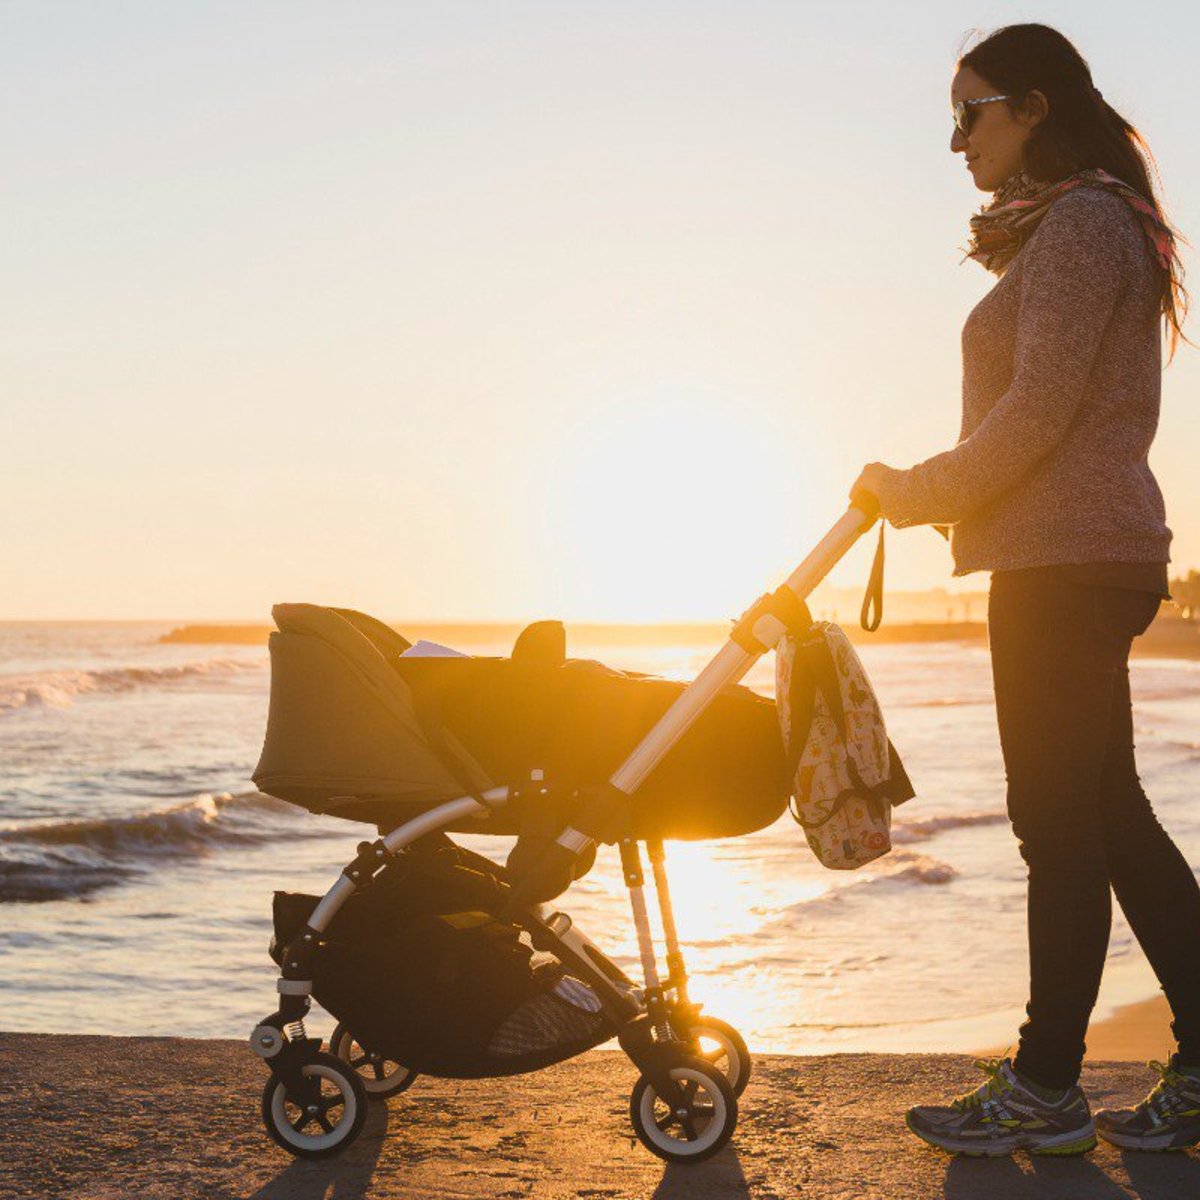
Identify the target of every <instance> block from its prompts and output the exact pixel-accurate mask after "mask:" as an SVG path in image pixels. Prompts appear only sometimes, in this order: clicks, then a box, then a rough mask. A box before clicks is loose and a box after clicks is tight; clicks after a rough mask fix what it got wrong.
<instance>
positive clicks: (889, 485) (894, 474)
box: [850, 462, 904, 517]
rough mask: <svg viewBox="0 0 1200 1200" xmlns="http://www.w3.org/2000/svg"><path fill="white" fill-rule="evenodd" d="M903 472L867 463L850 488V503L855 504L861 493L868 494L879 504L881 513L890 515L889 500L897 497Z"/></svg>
mask: <svg viewBox="0 0 1200 1200" xmlns="http://www.w3.org/2000/svg"><path fill="white" fill-rule="evenodd" d="M903 475H904V472H903V471H898V470H896V468H895V467H889V466H885V465H884V464H883V463H877V462H874V463H867V465H866V466H865V467H863V469H862V471H861V472H860V473H859V476H858V478H857V479H856V480H855V481H854V484H853V486H852V487H851V488H850V503H851V504H853V503H855V502H856V501H857V500H858V499H859V496H860V493H863V492H867V493H869V494H870V495H871V496H874V497H875V499H876V500H877V501H878V502H879V511H880V513H881V514H882V515H883V516H885V517H886V516H887V515H888V500H889V498H890V497H892V496H894V495H895V490H894V489H895V487H896V485H897V482H898V480H899V479H900V477H901V476H903Z"/></svg>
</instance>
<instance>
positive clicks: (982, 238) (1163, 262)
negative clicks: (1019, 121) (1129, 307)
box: [963, 167, 1175, 275]
mask: <svg viewBox="0 0 1200 1200" xmlns="http://www.w3.org/2000/svg"><path fill="white" fill-rule="evenodd" d="M1077 187H1093V188H1101V189H1103V190H1104V191H1108V192H1112V193H1113V195H1115V196H1120V197H1121V199H1122V200H1124V201H1125V203H1126V204H1128V205H1129V207H1130V208H1132V209H1133V211H1134V215H1135V216H1136V217H1137V218H1138V221H1139V222H1140V224H1141V227H1142V232H1143V233H1144V234H1145V235H1146V240H1147V241H1148V242H1149V244H1150V249H1151V250H1152V251H1153V253H1154V257H1155V258H1156V259H1157V261H1158V265H1159V266H1160V267H1162V269H1163V270H1164V271H1169V270H1170V269H1171V264H1172V262H1173V260H1174V255H1175V243H1174V238H1173V237H1172V235H1171V231H1170V229H1169V228H1168V227H1167V226H1166V225H1165V224H1164V223H1163V222H1162V220H1161V219H1160V218H1159V216H1158V214H1157V213H1156V212H1155V211H1154V208H1153V207H1152V206H1151V205H1150V204H1149V203H1148V202H1147V201H1146V199H1145V197H1144V196H1142V195H1141V194H1140V193H1139V192H1136V191H1134V189H1133V188H1131V187H1130V186H1129V185H1128V184H1127V183H1122V182H1121V180H1119V179H1117V178H1116V177H1115V176H1113V175H1110V174H1109V173H1108V172H1107V171H1102V170H1100V169H1099V168H1098V167H1097V168H1092V169H1089V170H1087V171H1077V172H1076V173H1075V174H1074V175H1071V176H1069V177H1068V178H1066V179H1062V180H1059V182H1057V183H1042V184H1039V183H1035V182H1034V181H1033V180H1032V179H1030V178H1029V176H1028V175H1026V174H1025V172H1024V171H1018V172H1017V173H1016V174H1015V175H1013V176H1011V177H1010V178H1009V179H1006V180H1005V181H1004V183H1002V184H1001V185H1000V186H999V187H998V188H997V189H996V193H995V195H994V196H993V197H992V202H991V203H990V204H987V205H985V206H984V207H983V208H981V209H980V210H979V212H977V213H976V214H975V215H974V216H973V217H972V218H971V241H970V244H969V245H968V247H967V251H966V258H973V259H974V260H975V261H976V262H977V263H980V264H982V265H983V266H984V267H986V268H987V270H989V271H992V272H994V273H995V274H996V275H1003V274H1004V272H1005V270H1006V269H1007V267H1008V265H1009V263H1011V262H1012V260H1013V259H1014V258H1016V256H1017V251H1019V250H1020V249H1021V247H1022V246H1024V245H1025V243H1026V242H1027V241H1028V240H1029V238H1030V237H1031V236H1032V234H1033V231H1034V230H1035V229H1036V228H1037V227H1038V225H1040V224H1041V221H1042V218H1043V217H1044V216H1045V215H1046V213H1047V212H1048V211H1049V209H1050V205H1051V204H1053V203H1054V201H1055V200H1057V199H1058V198H1059V196H1061V195H1063V194H1064V193H1066V192H1069V191H1071V189H1072V188H1077ZM963 261H964V262H965V261H966V259H964V260H963Z"/></svg>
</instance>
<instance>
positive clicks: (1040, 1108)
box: [904, 1058, 1096, 1158]
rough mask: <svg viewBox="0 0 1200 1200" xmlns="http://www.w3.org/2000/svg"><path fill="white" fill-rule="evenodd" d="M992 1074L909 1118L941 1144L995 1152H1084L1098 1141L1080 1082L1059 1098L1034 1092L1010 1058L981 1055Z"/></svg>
mask: <svg viewBox="0 0 1200 1200" xmlns="http://www.w3.org/2000/svg"><path fill="white" fill-rule="evenodd" d="M975 1066H976V1067H978V1068H979V1069H980V1070H981V1071H984V1072H985V1073H986V1074H987V1079H986V1080H985V1081H984V1082H983V1083H982V1084H980V1085H979V1087H977V1088H976V1089H975V1090H974V1091H973V1092H967V1093H965V1094H964V1095H962V1096H959V1097H958V1099H957V1100H953V1101H951V1103H950V1104H949V1105H936V1104H918V1105H917V1106H916V1107H915V1108H910V1109H909V1110H908V1112H907V1113H906V1114H905V1117H904V1120H905V1123H906V1124H907V1125H908V1127H909V1129H911V1130H912V1131H913V1133H915V1134H916V1135H917V1137H919V1138H921V1140H922V1141H925V1142H928V1143H929V1144H930V1145H931V1146H937V1147H938V1148H939V1149H941V1150H948V1151H949V1152H950V1153H951V1154H969V1155H973V1156H986V1157H989V1158H995V1157H998V1156H1000V1155H1002V1154H1011V1153H1012V1152H1013V1151H1014V1150H1028V1151H1029V1153H1030V1154H1082V1153H1083V1152H1084V1151H1086V1150H1091V1149H1092V1147H1093V1146H1095V1144H1096V1127H1095V1126H1094V1125H1093V1124H1092V1114H1091V1111H1090V1110H1089V1108H1088V1102H1087V1098H1086V1097H1085V1096H1084V1094H1083V1092H1082V1091H1081V1090H1080V1089H1079V1088H1078V1087H1073V1088H1070V1089H1068V1091H1067V1092H1066V1093H1065V1094H1064V1095H1063V1096H1062V1098H1061V1099H1059V1100H1058V1101H1056V1102H1050V1101H1047V1100H1043V1099H1042V1098H1041V1097H1040V1096H1036V1095H1034V1093H1033V1092H1031V1091H1030V1090H1029V1089H1028V1088H1027V1087H1026V1086H1025V1084H1024V1083H1023V1082H1022V1081H1021V1079H1020V1078H1019V1077H1018V1076H1017V1075H1016V1074H1014V1072H1013V1069H1012V1060H1011V1059H1008V1058H977V1059H976V1060H975Z"/></svg>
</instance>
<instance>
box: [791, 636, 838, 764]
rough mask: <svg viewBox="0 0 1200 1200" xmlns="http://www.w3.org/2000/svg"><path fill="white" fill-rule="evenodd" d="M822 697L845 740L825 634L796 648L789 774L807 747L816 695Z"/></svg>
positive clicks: (833, 668) (832, 663)
mask: <svg viewBox="0 0 1200 1200" xmlns="http://www.w3.org/2000/svg"><path fill="white" fill-rule="evenodd" d="M818 693H820V694H822V695H823V696H824V697H825V704H826V707H827V708H828V709H829V715H830V716H831V717H832V718H833V721H834V724H835V725H836V726H837V730H838V733H839V734H840V735H841V736H842V739H843V740H845V737H846V711H845V709H844V708H843V707H842V689H841V687H840V685H839V684H838V678H837V667H836V666H835V665H834V661H833V652H832V651H831V650H830V649H829V642H828V640H827V639H826V637H825V635H824V633H818V634H816V635H815V636H813V637H812V638H810V639H808V640H806V641H804V642H799V643H797V645H796V654H795V657H794V659H793V661H792V686H791V690H790V692H789V694H788V700H789V702H790V705H791V710H792V729H791V742H792V745H791V755H790V759H791V762H790V764H789V766H790V771H791V773H792V774H795V772H796V768H797V767H798V766H799V765H800V759H801V757H802V756H803V754H804V747H805V746H807V745H808V736H809V734H810V733H811V732H812V723H813V719H814V718H815V716H816V713H817V694H818Z"/></svg>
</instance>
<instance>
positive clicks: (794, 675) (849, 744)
mask: <svg viewBox="0 0 1200 1200" xmlns="http://www.w3.org/2000/svg"><path fill="white" fill-rule="evenodd" d="M775 695H776V702H777V706H778V710H779V721H780V726H781V729H782V733H783V743H784V747H785V748H786V751H787V754H788V764H789V770H790V772H791V775H792V779H793V796H792V815H793V816H794V817H795V818H796V820H797V821H798V822H799V823H800V825H801V826H802V827H803V829H804V835H805V837H806V839H807V840H808V844H809V846H810V847H811V848H812V851H813V853H814V854H815V855H816V856H817V858H819V859H820V860H821V862H822V863H823V864H824V865H825V866H827V867H831V868H833V869H835V870H852V869H853V868H855V867H861V866H862V865H863V864H864V863H868V862H870V861H871V860H872V859H876V858H878V857H879V856H880V855H882V854H886V853H887V852H888V851H889V850H890V849H891V848H892V841H891V826H892V805H893V804H901V803H903V802H904V801H905V800H908V799H911V798H912V796H913V789H912V785H911V783H910V782H909V779H908V775H907V774H906V772H905V770H904V766H903V764H902V763H901V762H900V758H899V756H898V755H897V754H896V751H895V748H894V747H893V746H892V744H891V742H890V741H889V740H888V735H887V729H886V727H885V726H884V722H883V713H882V712H881V711H880V708H879V701H878V700H877V699H876V698H875V692H874V689H873V688H872V687H871V681H870V680H869V679H868V678H867V673H866V670H865V669H864V667H863V665H862V661H861V660H860V659H859V657H858V655H857V654H856V653H855V650H854V647H853V646H851V644H850V639H849V638H848V637H847V636H846V634H845V631H844V630H843V629H842V628H841V627H840V626H838V625H834V624H832V623H830V622H828V621H817V622H815V623H814V624H813V625H812V627H811V628H810V629H809V630H808V631H807V632H805V633H791V634H788V635H787V636H786V637H785V638H784V639H783V641H781V642H780V643H779V645H778V646H777V647H776V660H775Z"/></svg>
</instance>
